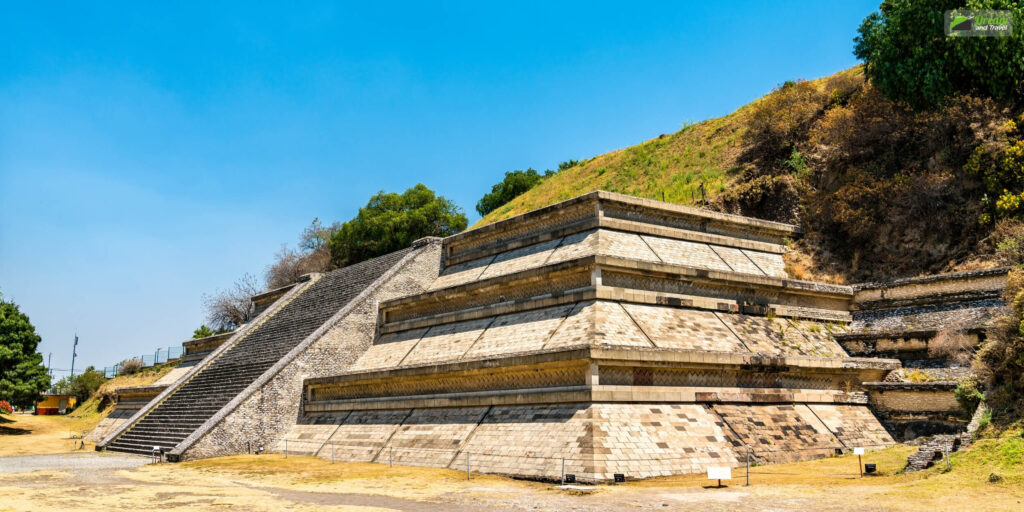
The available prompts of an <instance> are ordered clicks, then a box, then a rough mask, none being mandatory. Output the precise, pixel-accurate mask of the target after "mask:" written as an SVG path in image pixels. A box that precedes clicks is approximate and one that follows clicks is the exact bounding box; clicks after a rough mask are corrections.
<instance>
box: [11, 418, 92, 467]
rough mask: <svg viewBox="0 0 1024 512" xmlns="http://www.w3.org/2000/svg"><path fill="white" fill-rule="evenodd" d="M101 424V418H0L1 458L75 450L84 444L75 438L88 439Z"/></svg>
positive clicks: (89, 446) (87, 444) (89, 447)
mask: <svg viewBox="0 0 1024 512" xmlns="http://www.w3.org/2000/svg"><path fill="white" fill-rule="evenodd" d="M98 421H99V416H95V417H84V418H75V417H70V416H33V415H31V414H20V413H19V414H13V415H6V416H0V457H7V456H10V455H29V454H40V453H62V452H68V451H72V450H73V449H75V448H78V447H80V446H81V441H79V440H76V439H73V438H72V436H77V437H78V438H82V437H84V433H86V432H88V431H89V430H91V429H92V428H93V427H95V426H96V423H97V422H98ZM92 447H93V444H92V443H86V446H85V448H86V449H88V450H92V449H93V448H92Z"/></svg>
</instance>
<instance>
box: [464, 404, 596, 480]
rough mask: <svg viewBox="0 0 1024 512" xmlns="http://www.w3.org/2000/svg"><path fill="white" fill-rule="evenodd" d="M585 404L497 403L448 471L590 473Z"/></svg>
mask: <svg viewBox="0 0 1024 512" xmlns="http://www.w3.org/2000/svg"><path fill="white" fill-rule="evenodd" d="M590 418H591V413H590V406H589V405H587V404H560V405H537V406H495V407H493V408H492V409H491V411H490V412H489V413H488V414H487V416H486V417H485V418H484V420H483V421H482V422H481V423H480V425H479V426H478V427H477V428H476V430H475V431H474V432H473V434H472V436H471V437H470V438H469V441H468V442H466V443H465V444H464V446H463V453H460V454H459V456H457V457H456V458H455V460H453V461H452V463H451V465H450V466H449V467H451V468H452V469H466V456H465V453H464V452H469V453H470V460H469V464H470V468H471V470H473V471H479V472H483V473H496V474H502V475H516V476H523V477H529V478H541V479H550V480H554V479H557V478H560V477H561V471H562V458H565V459H566V460H565V470H566V472H567V473H573V474H576V475H580V476H582V475H587V474H593V473H594V463H593V450H594V434H593V429H592V424H591V421H590Z"/></svg>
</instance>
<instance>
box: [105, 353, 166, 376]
mask: <svg viewBox="0 0 1024 512" xmlns="http://www.w3.org/2000/svg"><path fill="white" fill-rule="evenodd" d="M184 353H185V349H183V348H182V347H181V346H180V345H179V346H176V347H167V348H158V349H156V352H153V353H152V354H142V355H138V356H133V357H129V358H127V359H125V360H124V361H122V362H120V363H117V364H115V365H113V366H104V367H103V376H104V377H106V378H108V379H110V378H113V377H116V376H117V375H118V373H119V372H120V370H121V367H122V365H123V364H124V363H125V362H127V361H132V360H138V361H142V367H143V368H149V367H151V366H156V365H158V364H164V363H167V362H168V361H174V360H175V359H181V356H182V355H183V354H184Z"/></svg>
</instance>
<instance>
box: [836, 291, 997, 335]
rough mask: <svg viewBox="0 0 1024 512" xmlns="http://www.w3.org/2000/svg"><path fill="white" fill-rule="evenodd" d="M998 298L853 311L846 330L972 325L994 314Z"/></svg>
mask: <svg viewBox="0 0 1024 512" xmlns="http://www.w3.org/2000/svg"><path fill="white" fill-rule="evenodd" d="M1002 306H1003V302H1002V300H1000V299H984V300H977V301H968V302H948V303H942V304H926V305H921V306H910V307H900V308H892V309H877V310H867V311H859V312H854V315H853V322H851V323H850V332H851V333H855V334H857V335H861V336H866V335H878V336H885V335H889V334H901V333H907V332H921V331H938V330H941V329H942V328H944V327H947V326H962V327H964V328H968V327H976V326H980V325H982V324H984V323H986V321H987V320H989V319H991V318H994V317H995V316H997V315H998V312H999V308H1001V307H1002Z"/></svg>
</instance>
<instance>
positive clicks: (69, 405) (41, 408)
mask: <svg viewBox="0 0 1024 512" xmlns="http://www.w3.org/2000/svg"><path fill="white" fill-rule="evenodd" d="M76 402H77V399H76V398H75V397H74V396H73V395H58V394H54V393H43V397H42V398H41V399H39V401H38V402H36V414H67V413H69V412H71V409H74V408H75V403H76Z"/></svg>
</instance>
